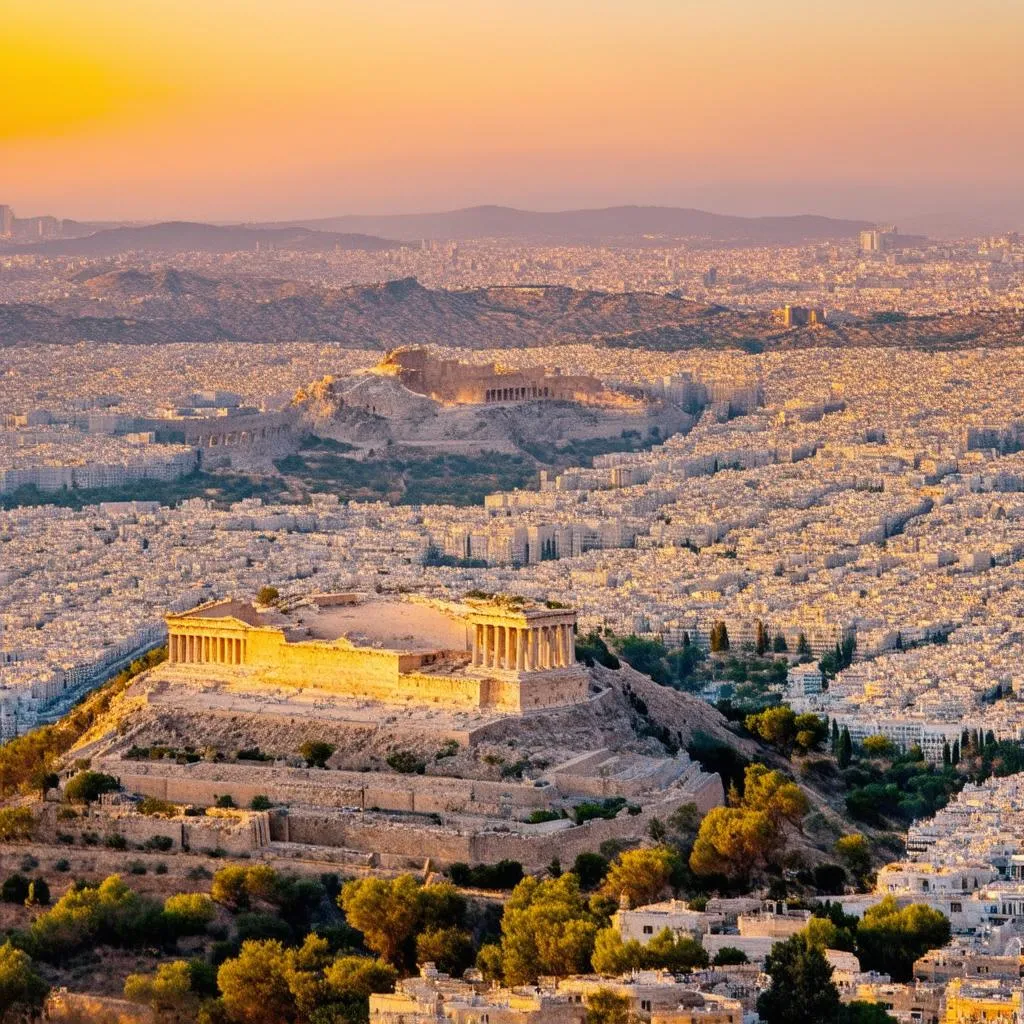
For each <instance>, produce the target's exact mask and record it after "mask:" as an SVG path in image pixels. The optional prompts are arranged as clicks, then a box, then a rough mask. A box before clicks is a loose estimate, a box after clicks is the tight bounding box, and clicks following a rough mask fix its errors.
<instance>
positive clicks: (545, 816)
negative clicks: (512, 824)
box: [526, 808, 561, 825]
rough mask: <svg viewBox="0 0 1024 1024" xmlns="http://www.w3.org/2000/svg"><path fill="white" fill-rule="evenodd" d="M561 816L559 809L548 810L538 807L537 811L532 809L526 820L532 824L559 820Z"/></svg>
mask: <svg viewBox="0 0 1024 1024" xmlns="http://www.w3.org/2000/svg"><path fill="white" fill-rule="evenodd" d="M559 818H561V815H560V814H559V813H558V811H548V810H543V809H540V808H538V809H537V810H536V811H532V812H531V813H530V816H529V817H528V818H527V819H526V820H527V822H528V823H529V824H531V825H540V824H541V823H542V822H545V821H558V819H559Z"/></svg>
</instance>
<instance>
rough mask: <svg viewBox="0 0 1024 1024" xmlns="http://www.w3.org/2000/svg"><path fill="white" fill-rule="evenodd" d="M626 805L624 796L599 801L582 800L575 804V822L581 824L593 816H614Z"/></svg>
mask: <svg viewBox="0 0 1024 1024" xmlns="http://www.w3.org/2000/svg"><path fill="white" fill-rule="evenodd" d="M625 806H626V799H625V797H621V796H612V797H608V798H606V799H605V800H602V801H600V802H597V801H593V800H584V801H583V803H581V804H577V805H576V807H575V809H574V811H573V814H574V816H575V818H576V824H577V825H582V824H583V823H584V822H585V821H590V820H591V819H593V818H606V819H609V820H610V819H612V818H614V817H615V816H616V815H617V814H618V813H619V811H621V810H622V808H623V807H625Z"/></svg>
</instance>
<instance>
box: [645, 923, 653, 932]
mask: <svg viewBox="0 0 1024 1024" xmlns="http://www.w3.org/2000/svg"><path fill="white" fill-rule="evenodd" d="M653 934H654V925H652V924H645V925H644V935H653Z"/></svg>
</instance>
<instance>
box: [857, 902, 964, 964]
mask: <svg viewBox="0 0 1024 1024" xmlns="http://www.w3.org/2000/svg"><path fill="white" fill-rule="evenodd" d="M949 936H950V927H949V920H948V919H947V918H946V916H945V915H944V914H942V913H941V912H939V911H938V910H933V909H932V908H931V907H929V906H926V905H925V904H923V903H912V904H911V905H910V906H909V907H903V908H900V906H899V905H898V904H897V903H896V900H895V899H894V898H893V897H892V896H886V897H885V899H884V900H882V901H881V903H876V904H875V905H874V906H873V907H869V908H868V909H867V910H866V911H865V912H864V916H863V917H862V918H861V919H860V923H859V924H858V925H857V949H858V953H859V955H860V960H861V963H862V965H863V966H864V969H865V970H869V971H881V972H884V973H886V974H888V975H890V976H891V977H892V979H893V981H909V980H910V978H911V975H912V974H913V967H914V961H915V960H917V959H918V958H919V957H922V956H924V954H925V953H927V952H928V950H930V949H938V948H940V947H941V946H944V945H945V944H946V943H947V942H949Z"/></svg>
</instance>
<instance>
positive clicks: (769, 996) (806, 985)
mask: <svg viewBox="0 0 1024 1024" xmlns="http://www.w3.org/2000/svg"><path fill="white" fill-rule="evenodd" d="M764 969H765V972H766V973H767V974H768V975H770V976H771V984H770V985H769V987H768V988H767V989H766V990H765V991H764V992H762V993H761V995H760V996H759V997H758V1000H757V1012H758V1014H759V1015H760V1016H761V1019H762V1020H763V1021H764V1022H765V1024H792V1022H793V1021H800V1024H835V1021H836V1018H837V1017H838V1016H839V1009H840V1003H839V990H838V989H837V988H836V986H835V984H834V983H833V981H832V967H831V966H830V965H829V962H828V961H827V960H826V959H825V956H824V954H823V953H822V952H821V951H820V950H819V949H815V948H814V947H813V946H808V944H807V943H806V942H805V941H804V939H803V937H802V936H800V935H794V936H793V937H792V938H791V939H787V940H786V941H785V942H776V943H775V945H774V946H772V951H771V952H770V953H769V954H768V957H767V959H766V960H765V965H764Z"/></svg>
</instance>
